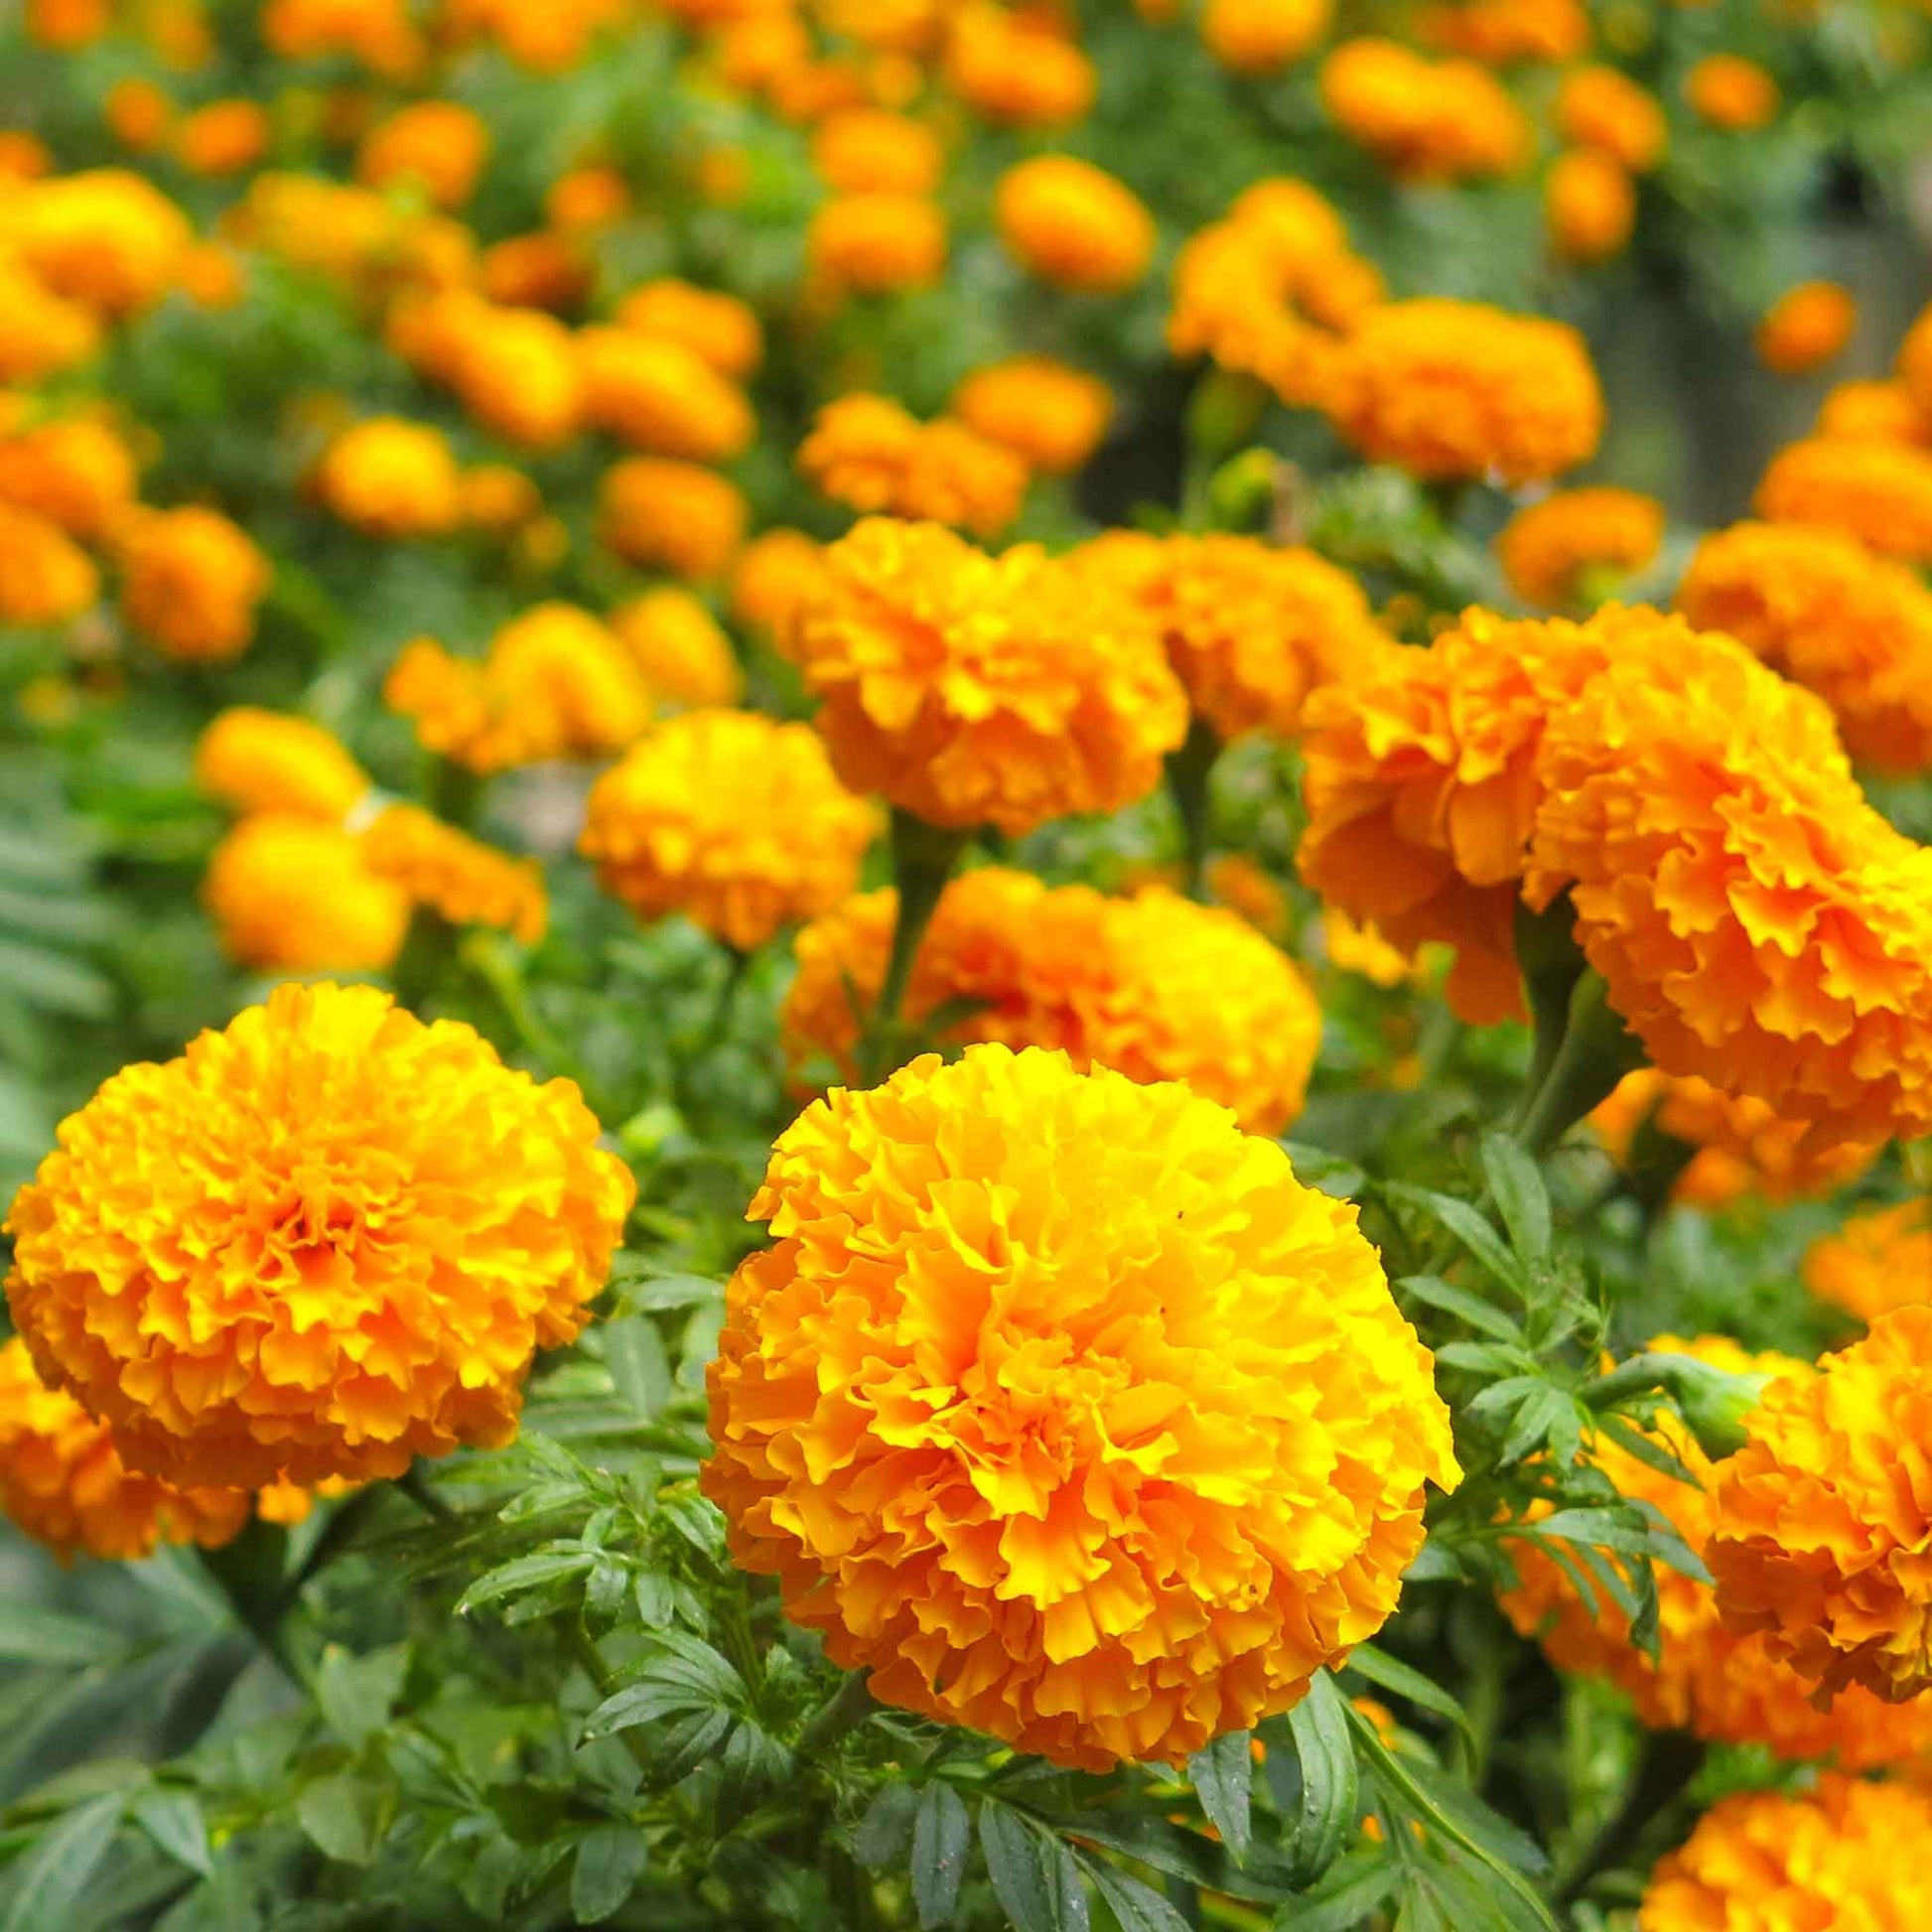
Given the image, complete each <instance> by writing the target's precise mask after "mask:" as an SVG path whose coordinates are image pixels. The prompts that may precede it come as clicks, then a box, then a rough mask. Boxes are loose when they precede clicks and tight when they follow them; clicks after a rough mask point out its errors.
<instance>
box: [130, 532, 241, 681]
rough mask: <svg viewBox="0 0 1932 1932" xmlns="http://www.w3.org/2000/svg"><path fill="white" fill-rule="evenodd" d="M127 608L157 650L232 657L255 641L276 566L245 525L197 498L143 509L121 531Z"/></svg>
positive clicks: (210, 658) (219, 659)
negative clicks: (258, 614) (260, 609)
mask: <svg viewBox="0 0 1932 1932" xmlns="http://www.w3.org/2000/svg"><path fill="white" fill-rule="evenodd" d="M116 542H117V544H118V547H119V551H120V561H121V609H122V611H123V612H124V613H125V614H126V617H127V621H128V622H129V624H130V625H132V627H133V628H134V630H135V631H136V632H138V633H139V634H140V635H141V636H142V637H144V638H145V639H146V640H147V641H148V642H149V643H150V644H152V645H153V646H154V647H155V649H156V650H158V651H161V652H162V653H163V654H164V655H166V656H169V657H175V658H179V659H181V660H182V661H184V662H187V663H216V664H219V663H226V662H227V661H228V660H229V659H230V658H234V657H239V656H240V655H241V653H242V652H243V651H244V650H246V649H247V648H248V646H249V645H250V644H251V643H253V642H254V640H255V608H256V606H257V605H259V604H260V603H261V601H262V599H263V598H264V597H266V596H267V595H268V589H269V585H270V583H271V582H272V581H273V579H274V574H275V573H274V569H273V567H272V566H271V565H270V563H269V561H268V558H267V557H266V556H265V555H264V554H263V553H262V551H261V550H260V549H259V548H258V547H257V546H256V544H255V542H254V540H253V538H251V537H250V536H249V535H248V533H247V532H246V531H245V530H243V529H241V528H240V527H239V525H237V524H234V523H231V522H229V520H228V519H227V518H226V517H225V516H222V515H221V514H220V513H219V512H218V511H215V510H210V509H202V508H200V507H198V506H195V505H193V504H191V505H189V506H188V507H186V508H183V509H176V510H150V509H143V510H139V511H137V512H135V513H134V514H133V515H132V516H131V517H130V518H129V519H128V520H127V522H126V523H124V524H123V526H122V528H121V529H120V531H119V532H118V533H117V536H116Z"/></svg>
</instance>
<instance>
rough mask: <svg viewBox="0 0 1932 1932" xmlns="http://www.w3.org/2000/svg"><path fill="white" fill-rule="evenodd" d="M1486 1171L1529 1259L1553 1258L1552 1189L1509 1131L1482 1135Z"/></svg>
mask: <svg viewBox="0 0 1932 1932" xmlns="http://www.w3.org/2000/svg"><path fill="white" fill-rule="evenodd" d="M1482 1173H1483V1178H1484V1179H1485V1180H1487V1181H1488V1183H1489V1194H1490V1198H1491V1199H1493V1200H1494V1201H1495V1203H1496V1211H1497V1213H1499V1214H1500V1215H1501V1216H1502V1217H1503V1226H1504V1227H1506V1228H1507V1229H1508V1230H1509V1238H1510V1240H1511V1241H1513V1242H1514V1243H1515V1245H1516V1252H1517V1253H1518V1254H1520V1255H1521V1256H1522V1257H1523V1258H1524V1259H1525V1260H1526V1261H1529V1262H1531V1263H1532V1264H1534V1263H1540V1262H1544V1261H1547V1260H1548V1259H1549V1258H1550V1190H1549V1189H1548V1187H1546V1186H1545V1185H1544V1182H1543V1171H1542V1169H1540V1168H1539V1167H1538V1166H1537V1165H1536V1161H1535V1159H1534V1157H1532V1155H1531V1154H1530V1151H1529V1150H1528V1149H1527V1148H1526V1147H1524V1146H1523V1144H1522V1143H1521V1142H1520V1141H1513V1140H1511V1139H1510V1138H1509V1136H1508V1135H1506V1134H1485V1135H1484V1136H1483V1137H1482Z"/></svg>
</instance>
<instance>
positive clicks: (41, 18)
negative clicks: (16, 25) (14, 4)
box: [21, 0, 114, 53]
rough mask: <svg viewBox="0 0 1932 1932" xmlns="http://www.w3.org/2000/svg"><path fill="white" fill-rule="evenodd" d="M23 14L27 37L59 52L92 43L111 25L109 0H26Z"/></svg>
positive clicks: (99, 38)
mask: <svg viewBox="0 0 1932 1932" xmlns="http://www.w3.org/2000/svg"><path fill="white" fill-rule="evenodd" d="M25 13H26V18H25V19H24V20H23V21H22V23H21V24H22V25H23V26H24V27H25V28H26V30H27V38H28V39H29V40H31V41H33V42H35V43H37V44H38V45H39V46H41V47H51V48H57V49H59V50H60V51H61V52H62V53H70V52H72V51H73V50H75V49H76V48H82V47H88V46H91V45H92V44H93V43H94V42H95V41H97V40H101V39H103V38H104V37H105V36H106V34H107V32H108V30H109V29H110V28H111V27H112V26H113V24H114V19H113V10H112V6H111V4H110V0H27V5H26V9H25Z"/></svg>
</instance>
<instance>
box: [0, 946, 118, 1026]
mask: <svg viewBox="0 0 1932 1932" xmlns="http://www.w3.org/2000/svg"><path fill="white" fill-rule="evenodd" d="M0 991H4V992H7V993H11V994H13V995H14V996H15V998H17V999H19V1000H21V1001H24V1002H25V1003H26V1004H27V1005H28V1006H31V1007H39V1008H41V1009H42V1010H43V1011H44V1012H47V1013H61V1014H70V1015H72V1016H73V1017H74V1018H76V1019H80V1020H102V1019H105V1018H106V1017H107V1015H108V1014H110V1013H112V1012H113V1010H114V988H113V984H112V982H110V981H109V980H108V979H107V978H106V977H105V976H104V975H102V974H101V973H99V972H97V971H95V969H94V968H93V967H91V966H89V965H86V964H85V963H84V962H82V961H81V960H78V959H76V958H74V957H73V956H72V954H70V953H64V952H56V951H54V950H53V949H52V948H51V947H48V946H35V945H28V944H26V943H24V942H22V941H19V940H14V939H0Z"/></svg>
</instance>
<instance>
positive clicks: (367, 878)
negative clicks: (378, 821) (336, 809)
mask: <svg viewBox="0 0 1932 1932" xmlns="http://www.w3.org/2000/svg"><path fill="white" fill-rule="evenodd" d="M202 902H203V903H204V904H205V905H206V906H207V910H208V915H209V917H210V918H212V919H213V921H214V925H215V930H216V932H217V933H218V934H219V936H220V940H221V949H222V951H223V952H225V953H226V954H227V955H228V957H229V958H230V959H232V960H233V961H234V962H235V964H236V965H238V966H246V967H251V968H254V969H255V970H257V971H261V972H275V973H358V972H377V973H379V972H383V971H385V970H386V969H387V968H388V967H390V966H392V965H393V964H394V963H395V958H396V955H397V954H398V953H399V952H400V951H401V950H402V942H403V937H404V934H405V932H406V931H407V929H408V925H409V900H408V898H407V897H405V896H404V895H403V893H402V892H401V891H400V890H399V889H398V888H397V887H396V886H394V885H392V884H391V883H390V882H389V881H388V880H386V879H381V878H378V877H377V876H376V874H375V873H373V872H371V871H370V870H369V868H368V866H367V864H366V863H365V862H364V860H363V858H362V854H361V849H360V847H359V846H358V845H357V843H356V841H355V839H354V837H353V836H352V835H351V834H350V833H348V832H346V831H345V830H344V829H343V828H342V827H341V826H340V825H337V824H334V823H329V822H325V821H324V820H322V819H317V818H306V817H299V816H296V815H294V814H291V813H285V812H280V811H267V812H256V813H254V814H253V815H251V816H250V817H247V818H244V819H241V820H240V821H239V822H238V823H236V824H235V825H234V826H233V827H231V828H230V830H229V831H228V833H227V835H226V836H225V837H224V838H223V839H222V840H221V843H220V844H219V845H217V846H216V847H215V848H214V851H213V853H212V854H211V855H210V857H209V859H208V864H207V874H206V875H205V876H204V878H203V880H202Z"/></svg>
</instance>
